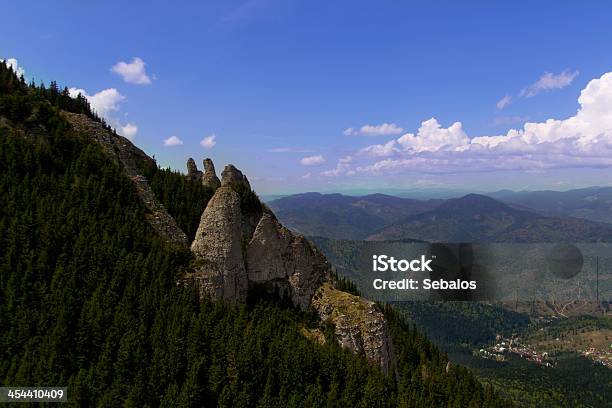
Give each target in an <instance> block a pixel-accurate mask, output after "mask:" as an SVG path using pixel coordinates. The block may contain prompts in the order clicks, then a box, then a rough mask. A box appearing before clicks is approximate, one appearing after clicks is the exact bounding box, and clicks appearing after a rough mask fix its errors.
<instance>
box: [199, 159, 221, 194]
mask: <svg viewBox="0 0 612 408" xmlns="http://www.w3.org/2000/svg"><path fill="white" fill-rule="evenodd" d="M203 164H204V174H203V175H202V184H203V185H205V186H207V187H209V188H212V189H213V190H216V189H217V188H219V186H221V181H220V180H219V177H217V173H216V172H215V165H214V164H213V161H212V160H211V159H209V158H206V159H204V161H203Z"/></svg>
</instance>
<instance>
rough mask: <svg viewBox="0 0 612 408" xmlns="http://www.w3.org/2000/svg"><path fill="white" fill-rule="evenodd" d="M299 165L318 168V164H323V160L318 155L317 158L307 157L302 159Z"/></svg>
mask: <svg viewBox="0 0 612 408" xmlns="http://www.w3.org/2000/svg"><path fill="white" fill-rule="evenodd" d="M300 163H301V164H302V166H318V165H319V164H323V163H325V158H324V157H323V156H321V155H320V154H319V155H317V156H308V157H303V158H302V160H300Z"/></svg>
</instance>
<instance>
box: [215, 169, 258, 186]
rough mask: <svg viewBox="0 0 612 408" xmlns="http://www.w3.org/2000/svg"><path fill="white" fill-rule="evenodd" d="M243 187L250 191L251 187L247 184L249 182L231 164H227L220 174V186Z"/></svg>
mask: <svg viewBox="0 0 612 408" xmlns="http://www.w3.org/2000/svg"><path fill="white" fill-rule="evenodd" d="M241 184H242V185H244V186H245V187H246V188H247V189H249V190H250V189H251V185H250V184H249V180H248V179H247V178H246V176H245V175H244V174H242V172H241V171H240V170H238V169H237V168H236V167H234V165H233V164H228V165H227V166H225V168H224V169H223V172H222V173H221V185H222V186H230V185H234V186H237V185H241Z"/></svg>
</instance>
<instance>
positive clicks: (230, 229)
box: [185, 161, 393, 372]
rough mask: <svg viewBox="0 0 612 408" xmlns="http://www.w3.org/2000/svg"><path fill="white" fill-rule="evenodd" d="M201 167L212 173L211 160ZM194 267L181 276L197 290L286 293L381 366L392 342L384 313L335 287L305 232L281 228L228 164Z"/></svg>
mask: <svg viewBox="0 0 612 408" xmlns="http://www.w3.org/2000/svg"><path fill="white" fill-rule="evenodd" d="M210 165H211V167H208V168H207V164H206V161H205V169H206V171H205V173H208V172H211V173H212V174H214V167H212V162H210ZM191 250H192V252H193V253H194V255H195V259H196V260H195V263H194V266H193V270H192V271H191V272H190V273H189V274H187V276H186V277H185V282H186V283H189V284H191V285H194V286H195V287H196V289H197V290H198V292H199V294H200V296H212V297H214V298H217V299H226V300H230V301H238V302H244V301H245V300H246V297H247V294H248V290H249V288H250V287H254V286H263V287H265V288H268V289H269V290H273V291H276V292H279V293H280V294H283V295H286V296H288V297H289V298H290V299H291V300H292V302H293V304H294V305H296V306H298V307H300V308H301V309H302V310H307V309H309V308H312V309H314V310H315V311H316V312H317V313H318V315H319V317H320V318H321V320H322V321H330V322H332V323H333V324H334V325H335V333H336V337H337V339H338V342H339V343H340V344H341V345H343V346H344V347H346V348H348V349H350V350H351V351H353V352H354V353H360V354H364V355H365V356H366V357H367V359H368V360H369V361H370V362H371V363H372V364H376V365H378V366H380V367H381V369H382V370H383V371H384V372H387V371H388V370H389V369H390V367H391V366H392V361H393V357H392V356H393V346H392V342H391V337H390V335H389V330H388V327H387V322H386V320H385V318H384V315H383V314H382V312H381V311H380V310H378V308H377V306H376V305H375V304H374V302H370V301H367V300H365V299H363V298H361V297H359V296H354V295H350V294H348V293H345V292H342V291H340V290H337V289H336V288H335V287H334V285H333V282H332V273H331V272H332V268H331V265H330V264H329V262H328V261H327V259H326V258H325V256H324V255H323V254H322V253H321V252H320V251H319V250H318V249H317V248H316V247H315V246H314V245H313V244H312V243H311V242H309V241H308V240H307V239H306V238H304V237H303V236H301V235H299V234H295V233H293V232H292V231H290V230H289V229H287V228H285V227H284V226H283V225H281V223H280V222H279V221H278V220H277V218H276V217H275V216H274V214H273V213H272V211H271V210H270V209H269V208H268V207H266V206H265V205H264V204H262V203H261V202H260V201H259V199H258V198H257V196H256V195H255V193H254V192H252V190H251V187H250V184H249V182H248V180H247V178H246V176H244V174H242V172H241V171H240V170H238V169H237V168H236V167H234V166H233V165H231V164H230V165H227V166H226V167H225V169H224V170H223V173H222V175H221V186H220V187H219V188H217V189H216V191H215V193H214V195H213V197H212V198H211V200H210V201H209V202H208V205H207V206H206V209H205V210H204V213H203V214H202V218H201V220H200V225H199V227H198V231H197V232H196V237H195V240H194V241H193V243H192V244H191Z"/></svg>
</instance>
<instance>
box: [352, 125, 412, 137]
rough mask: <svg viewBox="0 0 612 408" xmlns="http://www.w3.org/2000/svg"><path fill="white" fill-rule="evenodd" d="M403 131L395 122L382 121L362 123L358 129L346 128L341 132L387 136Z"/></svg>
mask: <svg viewBox="0 0 612 408" xmlns="http://www.w3.org/2000/svg"><path fill="white" fill-rule="evenodd" d="M403 131H404V129H402V128H401V127H399V126H397V125H396V124H395V123H383V124H381V125H363V126H362V127H360V128H359V129H354V128H347V129H345V130H344V132H342V133H343V134H344V135H346V136H389V135H399V134H401V133H402V132H403Z"/></svg>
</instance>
